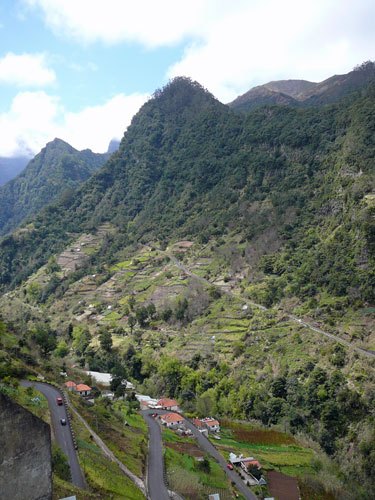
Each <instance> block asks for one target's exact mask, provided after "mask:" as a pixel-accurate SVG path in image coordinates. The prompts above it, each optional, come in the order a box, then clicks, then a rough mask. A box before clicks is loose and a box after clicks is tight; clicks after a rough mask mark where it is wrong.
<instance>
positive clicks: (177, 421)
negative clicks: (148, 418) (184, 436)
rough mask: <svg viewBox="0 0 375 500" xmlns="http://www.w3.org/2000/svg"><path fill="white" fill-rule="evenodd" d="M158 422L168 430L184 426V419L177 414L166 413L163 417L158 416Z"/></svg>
mask: <svg viewBox="0 0 375 500" xmlns="http://www.w3.org/2000/svg"><path fill="white" fill-rule="evenodd" d="M160 421H161V423H162V424H163V425H165V426H166V427H168V428H169V429H178V428H179V427H180V426H181V425H183V424H184V421H185V419H184V417H181V415H179V414H178V413H166V414H165V415H160Z"/></svg>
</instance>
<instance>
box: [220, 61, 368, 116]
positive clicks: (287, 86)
mask: <svg viewBox="0 0 375 500" xmlns="http://www.w3.org/2000/svg"><path fill="white" fill-rule="evenodd" d="M374 79H375V64H374V63H373V62H371V61H368V62H366V63H363V64H361V65H359V66H358V67H356V68H354V70H353V71H350V72H349V73H347V74H345V75H334V76H332V77H330V78H327V79H326V80H324V81H323V82H320V83H315V82H308V81H306V80H279V81H273V82H269V83H266V84H264V85H259V86H257V87H254V88H252V89H250V90H249V91H248V92H246V93H245V94H243V95H241V96H239V97H237V98H236V99H235V100H234V101H233V102H231V103H229V104H228V106H229V107H230V108H232V109H236V110H238V111H249V110H252V109H256V108H259V107H260V106H264V105H265V104H269V105H271V104H277V105H288V106H296V107H299V106H317V105H323V104H331V103H333V102H335V101H337V100H339V99H342V98H343V97H345V96H346V95H347V94H350V93H351V92H354V91H355V90H357V89H360V88H363V87H364V86H365V85H368V84H369V83H370V82H372V81H374Z"/></svg>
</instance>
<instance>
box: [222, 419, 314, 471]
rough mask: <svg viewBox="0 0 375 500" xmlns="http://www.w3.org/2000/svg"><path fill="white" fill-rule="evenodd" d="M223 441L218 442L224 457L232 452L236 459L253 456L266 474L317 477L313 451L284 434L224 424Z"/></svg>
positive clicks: (238, 424) (244, 425) (229, 423)
mask: <svg viewBox="0 0 375 500" xmlns="http://www.w3.org/2000/svg"><path fill="white" fill-rule="evenodd" d="M221 425H222V426H223V427H222V433H221V441H220V442H215V444H216V446H217V447H218V448H221V449H222V450H223V451H224V453H225V454H228V455H229V451H233V452H234V453H236V454H237V455H238V454H239V453H242V454H244V455H248V456H253V457H254V458H255V459H256V460H259V462H260V463H261V465H262V468H263V469H265V470H271V469H276V470H278V471H280V472H283V473H285V474H288V475H290V476H297V475H299V474H301V473H305V472H308V473H312V474H313V473H314V469H313V468H312V466H311V463H312V461H313V459H314V457H315V454H314V452H313V451H312V450H310V449H307V448H303V447H302V446H300V445H299V444H298V443H297V442H296V441H295V439H294V438H293V437H291V436H288V435H287V434H285V433H282V432H279V431H275V430H266V429H259V428H255V427H251V426H250V425H248V424H240V423H232V422H230V421H227V420H225V421H221Z"/></svg>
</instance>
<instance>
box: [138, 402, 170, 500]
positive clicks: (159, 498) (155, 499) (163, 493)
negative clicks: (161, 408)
mask: <svg viewBox="0 0 375 500" xmlns="http://www.w3.org/2000/svg"><path fill="white" fill-rule="evenodd" d="M152 413H154V410H151V411H144V412H143V418H144V419H145V421H146V424H147V426H148V428H149V431H150V441H149V453H148V474H147V479H148V481H147V482H148V493H149V496H150V498H151V500H170V498H169V495H168V490H167V488H166V486H165V482H164V460H163V446H162V438H161V430H160V426H159V424H158V422H157V421H156V420H155V419H154V418H153V417H152V416H151V415H152ZM162 413H166V412H160V414H162Z"/></svg>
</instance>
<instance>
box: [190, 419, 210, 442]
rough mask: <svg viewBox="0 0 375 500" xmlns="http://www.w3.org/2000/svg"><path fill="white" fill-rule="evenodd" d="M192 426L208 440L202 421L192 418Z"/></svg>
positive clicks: (206, 430)
mask: <svg viewBox="0 0 375 500" xmlns="http://www.w3.org/2000/svg"><path fill="white" fill-rule="evenodd" d="M193 425H195V427H196V428H197V429H198V430H199V432H200V433H201V434H203V436H206V438H208V429H207V427H206V425H205V423H204V422H203V421H202V420H200V419H199V418H194V419H193Z"/></svg>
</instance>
